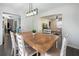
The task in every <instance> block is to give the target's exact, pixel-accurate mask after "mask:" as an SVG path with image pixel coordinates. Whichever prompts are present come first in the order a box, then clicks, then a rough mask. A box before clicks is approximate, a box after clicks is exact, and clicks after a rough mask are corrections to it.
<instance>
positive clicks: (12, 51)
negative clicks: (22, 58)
mask: <svg viewBox="0 0 79 59" xmlns="http://www.w3.org/2000/svg"><path fill="white" fill-rule="evenodd" d="M12 54H13V48H12V50H11V56H12Z"/></svg>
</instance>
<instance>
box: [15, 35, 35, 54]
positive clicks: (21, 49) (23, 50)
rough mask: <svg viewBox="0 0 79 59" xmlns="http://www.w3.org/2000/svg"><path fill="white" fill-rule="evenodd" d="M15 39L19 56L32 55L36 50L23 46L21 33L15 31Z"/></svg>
mask: <svg viewBox="0 0 79 59" xmlns="http://www.w3.org/2000/svg"><path fill="white" fill-rule="evenodd" d="M16 39H17V42H18V50H19V56H32V55H33V54H35V53H36V50H34V49H32V48H29V47H25V45H24V40H23V38H22V35H19V34H17V33H16Z"/></svg>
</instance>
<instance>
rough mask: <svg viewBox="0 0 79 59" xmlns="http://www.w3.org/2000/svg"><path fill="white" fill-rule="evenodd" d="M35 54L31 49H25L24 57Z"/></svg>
mask: <svg viewBox="0 0 79 59" xmlns="http://www.w3.org/2000/svg"><path fill="white" fill-rule="evenodd" d="M35 53H36V50H34V49H33V48H31V47H27V48H25V56H32V55H34V54H35Z"/></svg>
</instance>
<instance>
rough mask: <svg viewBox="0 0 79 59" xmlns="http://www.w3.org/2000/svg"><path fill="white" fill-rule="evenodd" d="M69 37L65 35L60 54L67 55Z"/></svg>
mask: <svg viewBox="0 0 79 59" xmlns="http://www.w3.org/2000/svg"><path fill="white" fill-rule="evenodd" d="M66 47H67V39H66V38H65V37H63V40H62V47H61V51H60V56H66Z"/></svg>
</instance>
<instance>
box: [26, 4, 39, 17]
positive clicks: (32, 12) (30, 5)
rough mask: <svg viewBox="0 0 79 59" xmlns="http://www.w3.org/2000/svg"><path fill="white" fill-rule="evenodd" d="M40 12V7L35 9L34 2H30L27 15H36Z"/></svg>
mask: <svg viewBox="0 0 79 59" xmlns="http://www.w3.org/2000/svg"><path fill="white" fill-rule="evenodd" d="M37 14H38V8H35V9H33V6H32V3H29V11H27V12H26V16H35V15H37Z"/></svg>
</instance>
